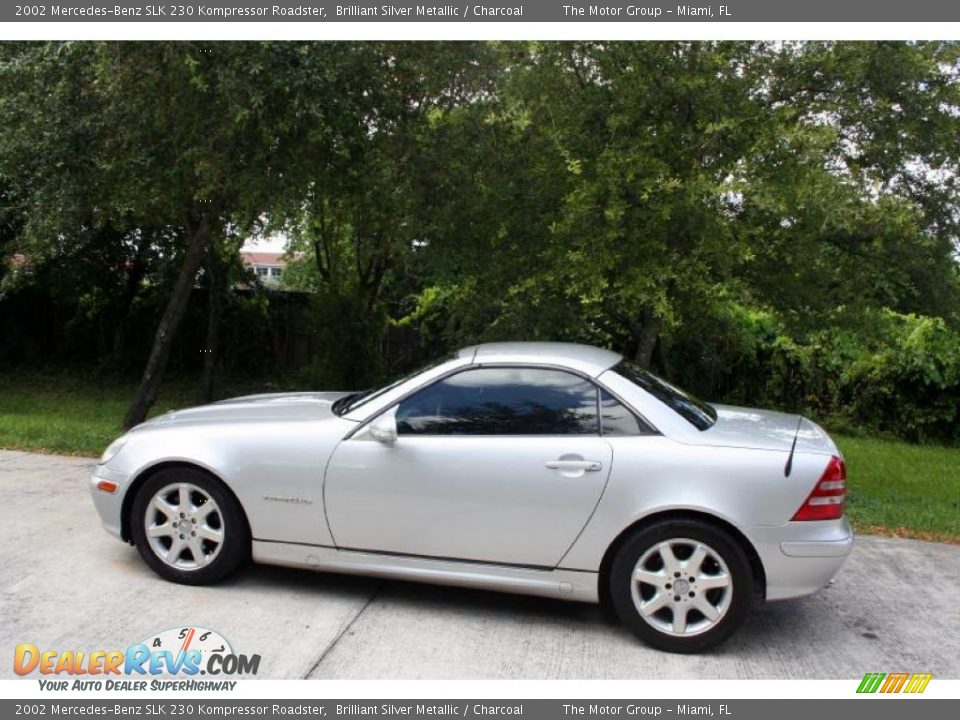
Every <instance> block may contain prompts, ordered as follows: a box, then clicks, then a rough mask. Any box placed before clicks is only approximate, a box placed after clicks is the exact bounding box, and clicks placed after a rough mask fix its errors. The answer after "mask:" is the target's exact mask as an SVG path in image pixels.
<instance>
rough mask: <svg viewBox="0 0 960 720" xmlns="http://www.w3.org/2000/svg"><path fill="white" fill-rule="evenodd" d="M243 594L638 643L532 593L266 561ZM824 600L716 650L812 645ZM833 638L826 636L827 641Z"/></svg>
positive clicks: (752, 624)
mask: <svg viewBox="0 0 960 720" xmlns="http://www.w3.org/2000/svg"><path fill="white" fill-rule="evenodd" d="M224 582H225V583H229V584H230V585H232V586H234V587H235V588H236V589H237V590H240V591H241V592H242V590H243V588H244V587H249V588H257V589H260V588H268V587H269V588H275V589H276V590H277V591H278V592H297V593H304V592H305V593H314V594H316V595H317V596H318V597H322V595H323V594H324V593H332V594H334V595H336V596H337V597H351V596H355V597H356V598H357V599H367V600H371V604H372V605H373V606H376V605H378V604H385V603H389V604H390V605H391V608H392V611H393V612H394V613H400V614H404V615H411V616H433V617H435V616H437V615H446V616H448V617H450V618H451V619H456V618H457V617H462V618H465V619H466V618H477V617H485V618H487V619H488V620H492V621H501V622H503V623H508V624H509V623H522V624H524V625H538V624H539V625H542V626H543V628H544V629H547V628H557V627H563V628H564V629H565V630H568V631H580V632H589V631H591V630H593V631H596V632H598V633H601V634H603V635H605V636H609V635H611V634H616V635H622V637H623V638H625V639H627V640H629V641H633V638H632V636H631V635H630V633H629V632H628V631H627V630H626V629H625V628H623V626H622V625H621V624H620V621H619V619H618V618H617V617H616V614H615V613H614V611H613V609H612V608H611V607H610V606H609V605H608V604H601V605H594V604H590V603H580V602H567V601H563V600H556V599H552V598H543V597H536V596H530V595H515V594H509V593H500V592H493V591H488V590H478V589H473V588H460V587H450V586H444V585H432V584H426V583H414V582H406V581H401V580H383V579H378V578H372V577H363V576H356V575H347V574H338V573H326V572H318V571H311V570H301V569H294V568H283V567H276V566H266V565H250V566H248V567H246V568H244V569H243V570H241V571H239V572H238V573H237V574H235V575H234V576H232V577H231V578H229V579H227V580H226V581H224ZM818 607H822V603H821V602H818V600H817V598H816V596H814V597H813V598H805V599H800V600H791V601H785V602H778V603H766V604H761V605H758V606H757V607H755V608H754V609H753V610H752V611H751V613H750V614H749V615H748V616H747V619H746V621H745V622H744V624H743V626H742V627H741V628H740V629H739V631H737V632H736V633H735V635H734V636H733V638H731V640H730V641H728V642H727V643H725V644H724V645H722V646H720V647H719V648H716V649H714V650H713V651H711V653H710V654H713V655H718V654H728V653H744V652H746V653H753V652H754V651H758V652H759V651H760V648H761V646H762V647H765V648H766V647H768V646H769V638H770V637H771V636H777V637H779V638H780V640H781V641H782V642H784V643H788V644H789V643H793V642H798V643H806V644H809V643H810V642H811V640H812V638H811V634H810V626H811V624H815V623H817V622H818V617H819V615H820V613H821V612H822V610H819V611H818V609H817V608H818ZM827 641H828V638H824V642H827Z"/></svg>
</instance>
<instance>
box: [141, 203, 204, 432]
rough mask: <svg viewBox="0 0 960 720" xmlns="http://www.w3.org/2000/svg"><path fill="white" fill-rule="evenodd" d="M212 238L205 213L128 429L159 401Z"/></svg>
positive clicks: (157, 338)
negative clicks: (171, 353)
mask: <svg viewBox="0 0 960 720" xmlns="http://www.w3.org/2000/svg"><path fill="white" fill-rule="evenodd" d="M209 238H210V221H209V220H208V219H207V218H206V217H204V218H203V219H202V220H201V221H200V225H199V226H198V227H197V228H196V229H195V230H194V231H193V235H192V236H191V238H190V244H189V245H188V246H187V253H186V256H185V257H184V258H183V265H182V266H181V267H180V274H179V275H178V276H177V281H176V283H174V286H173V293H172V294H171V295H170V300H169V301H168V302H167V309H166V310H165V311H164V313H163V317H162V318H161V319H160V325H158V326H157V333H156V335H155V336H154V338H153V347H152V348H151V350H150V357H149V358H148V359H147V366H146V368H145V369H144V371H143V377H142V378H141V380H140V387H139V389H138V390H137V396H136V398H135V399H134V401H133V404H132V405H131V406H130V409H129V410H128V411H127V415H126V417H125V418H124V419H123V427H124V429H126V430H129V429H130V428H132V427H133V426H134V425H136V424H138V423H141V422H143V421H144V420H145V419H146V417H147V413H148V412H149V411H150V408H151V407H153V404H154V403H155V402H156V401H157V393H158V392H159V391H160V383H161V382H162V381H163V373H164V371H165V370H166V369H167V360H168V359H169V358H170V346H171V344H172V343H173V338H174V337H175V336H176V334H177V330H178V329H179V327H180V321H181V320H182V319H183V314H184V312H185V311H186V309H187V302H188V301H189V300H190V291H191V290H192V289H193V284H194V282H195V281H196V279H197V271H198V270H199V269H200V263H201V262H203V253H204V250H206V248H207V242H208V240H209Z"/></svg>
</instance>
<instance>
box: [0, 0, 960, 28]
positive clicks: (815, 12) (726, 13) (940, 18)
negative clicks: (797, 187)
mask: <svg viewBox="0 0 960 720" xmlns="http://www.w3.org/2000/svg"><path fill="white" fill-rule="evenodd" d="M0 21H2V22H77V21H81V22H83V21H88V22H110V21H117V22H224V21H229V22H284V21H287V22H708V23H716V22H844V23H862V22H896V23H902V22H957V21H960V3H958V2H944V0H911V2H904V1H903V0H870V1H869V2H864V0H803V1H802V2H800V1H798V2H791V1H788V0H725V2H724V3H702V4H696V5H694V4H690V5H687V4H679V3H676V2H660V1H659V0H640V1H639V2H636V3H630V2H598V3H593V2H575V1H571V0H486V1H485V2H479V3H478V2H475V1H474V2H463V1H462V0H461V1H460V2H457V1H456V0H453V1H452V2H429V1H428V2H416V3H414V2H371V1H370V0H348V1H347V2H344V3H333V2H327V0H299V1H298V2H285V1H283V0H281V1H280V2H259V1H258V0H211V1H210V2H191V1H189V0H188V1H186V2H176V3H159V2H158V3H147V2H140V1H139V0H63V1H62V2H24V3H15V4H8V3H4V4H3V6H2V7H0Z"/></svg>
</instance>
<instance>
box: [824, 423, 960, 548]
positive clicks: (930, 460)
mask: <svg viewBox="0 0 960 720" xmlns="http://www.w3.org/2000/svg"><path fill="white" fill-rule="evenodd" d="M834 439H835V440H836V441H837V445H839V446H840V449H841V451H842V452H843V454H844V458H845V459H846V464H847V515H848V517H849V518H850V519H851V521H852V522H853V523H854V525H855V526H856V527H857V528H858V529H859V530H865V531H872V532H880V533H884V534H896V535H902V536H906V537H919V538H922V539H927V540H948V541H953V542H960V448H945V447H938V446H932V445H911V444H908V443H904V442H897V441H891V440H879V439H868V438H851V437H842V436H841V437H835V438H834Z"/></svg>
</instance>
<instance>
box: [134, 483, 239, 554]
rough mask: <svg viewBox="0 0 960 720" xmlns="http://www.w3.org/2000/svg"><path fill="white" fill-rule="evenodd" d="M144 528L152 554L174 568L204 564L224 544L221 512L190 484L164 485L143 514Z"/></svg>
mask: <svg viewBox="0 0 960 720" xmlns="http://www.w3.org/2000/svg"><path fill="white" fill-rule="evenodd" d="M144 529H145V532H146V537H147V540H148V542H149V545H150V549H151V550H152V551H153V553H154V554H155V555H156V556H157V557H158V558H159V559H160V560H161V561H162V562H163V563H164V564H166V565H169V566H170V567H173V568H176V569H177V570H187V571H190V570H199V569H200V568H203V567H206V566H207V565H209V564H210V563H211V562H213V560H214V559H215V558H216V557H217V555H218V554H219V552H220V549H221V548H222V547H223V541H224V522H223V513H222V512H221V511H220V507H219V506H218V505H217V503H216V501H215V500H214V499H213V498H212V497H211V496H210V495H209V494H208V493H207V492H206V491H205V490H203V489H201V488H200V487H198V486H197V485H194V484H193V483H188V482H179V483H174V484H170V485H166V486H164V487H163V488H161V489H160V490H158V491H157V492H156V493H154V495H153V497H152V498H151V499H150V502H149V503H147V507H146V511H145V513H144Z"/></svg>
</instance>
